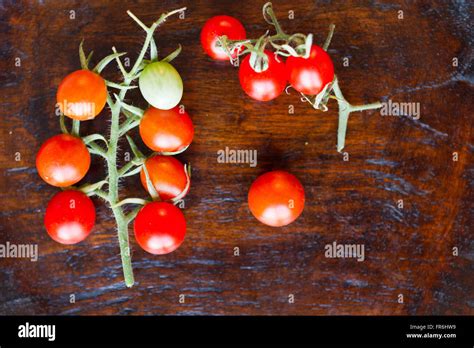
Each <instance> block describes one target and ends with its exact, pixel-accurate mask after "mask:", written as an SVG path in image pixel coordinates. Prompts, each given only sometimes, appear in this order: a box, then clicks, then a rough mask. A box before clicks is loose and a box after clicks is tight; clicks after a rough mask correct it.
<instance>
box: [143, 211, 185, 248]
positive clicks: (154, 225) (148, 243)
mask: <svg viewBox="0 0 474 348" xmlns="http://www.w3.org/2000/svg"><path fill="white" fill-rule="evenodd" d="M134 231H135V239H136V240H137V243H138V244H139V245H140V247H142V249H143V250H145V251H147V252H149V253H151V254H154V255H164V254H168V253H170V252H172V251H174V250H176V249H177V248H178V247H179V246H180V245H181V244H182V243H183V241H184V236H185V235H186V220H185V218H184V215H183V213H182V212H181V210H180V209H179V208H177V207H175V206H174V205H173V204H171V203H167V202H152V203H148V204H146V205H145V206H144V207H143V208H142V209H141V210H140V211H139V212H138V214H137V217H136V218H135V222H134Z"/></svg>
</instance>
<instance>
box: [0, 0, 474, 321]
mask: <svg viewBox="0 0 474 348" xmlns="http://www.w3.org/2000/svg"><path fill="white" fill-rule="evenodd" d="M296 3H297V2H288V1H274V8H275V11H276V14H277V16H278V17H279V18H280V21H281V24H282V26H283V27H284V29H286V30H287V31H288V32H303V33H308V32H313V33H315V42H317V43H320V44H321V43H322V42H323V41H324V39H325V37H326V33H327V28H328V26H329V24H330V23H335V24H336V33H335V35H334V38H333V41H332V44H331V47H330V49H329V53H330V55H331V56H332V58H333V60H334V64H335V69H336V73H337V74H338V77H339V79H340V83H341V86H342V89H343V92H345V96H346V97H347V99H348V100H349V101H351V102H353V103H355V104H359V103H364V102H373V101H377V100H381V101H386V102H388V101H389V100H391V101H392V102H410V103H419V105H420V111H421V117H420V119H418V120H416V119H414V118H412V117H395V116H385V117H384V116H381V114H380V112H379V111H369V112H364V113H355V114H353V115H352V116H351V119H350V121H349V130H348V138H347V142H346V148H345V151H347V153H348V155H349V160H348V161H344V158H343V156H342V155H341V154H339V153H338V152H336V149H335V144H336V130H337V106H336V103H335V102H331V104H330V111H328V112H325V113H323V112H319V111H316V110H313V109H312V108H311V107H310V106H309V105H308V104H307V103H302V102H300V100H299V97H298V96H297V94H296V93H295V92H294V91H290V94H289V95H283V96H281V97H280V98H278V99H277V100H275V101H272V102H268V103H259V102H256V101H253V100H251V99H249V98H248V97H247V96H246V95H244V93H243V92H242V90H241V88H240V86H239V81H238V71H237V69H236V68H233V67H232V66H230V65H229V64H228V63H217V62H215V61H212V60H211V59H210V58H208V57H207V56H206V55H204V54H203V53H202V51H201V46H200V43H199V33H200V29H201V28H202V26H203V24H204V22H205V21H206V19H208V18H210V17H211V16H213V15H218V14H229V15H232V16H235V17H237V18H238V19H240V20H241V21H242V22H243V23H244V25H245V27H246V29H247V31H248V33H249V36H251V37H257V36H259V35H261V34H262V33H263V32H264V31H265V30H266V29H268V26H267V25H266V23H265V22H264V21H263V19H262V16H261V7H262V5H263V4H264V1H151V0H143V1H130V2H118V1H117V2H115V3H113V2H109V1H105V0H103V1H87V2H82V1H77V2H75V1H59V0H56V1H34V2H33V1H31V2H30V1H8V0H7V1H1V2H0V33H1V34H0V35H1V40H0V56H1V61H0V94H1V97H0V125H1V140H0V142H1V153H0V167H1V171H2V172H1V176H0V182H1V196H0V197H1V204H0V218H1V222H0V228H1V230H0V243H2V244H4V243H6V242H7V241H9V242H10V243H17V244H37V245H38V248H39V259H38V261H37V262H31V261H30V260H28V259H14V258H3V259H0V314H80V315H88V314H179V315H183V314H210V315H213V314H229V315H230V314H264V315H268V314H271V315H290V314H296V315H336V314H362V315H366V314H382V315H398V314H401V315H414V314H435V315H437V314H474V272H473V271H474V263H473V260H474V243H473V239H472V232H473V225H474V221H473V218H474V204H473V190H474V175H473V174H474V166H473V161H472V155H473V150H474V145H473V144H474V140H473V135H474V134H473V132H472V116H473V110H474V99H473V92H474V90H473V83H474V80H473V65H472V64H473V57H474V52H473V43H474V33H473V27H472V23H473V13H474V11H473V6H472V4H469V2H468V1H449V2H448V1H441V0H439V1H406V2H403V1H385V0H383V1H375V0H374V1H301V2H299V4H298V5H296ZM181 6H187V7H188V10H187V12H186V17H185V19H178V18H177V17H173V18H171V19H170V20H168V21H167V22H166V23H165V24H164V25H163V26H162V27H160V28H159V30H158V32H157V35H156V39H157V43H158V47H159V50H160V52H163V55H164V54H168V53H169V52H171V51H172V50H173V49H174V48H176V47H177V45H178V43H181V44H182V45H183V52H182V53H181V55H180V56H179V58H177V59H176V60H175V61H174V65H175V66H176V68H177V69H178V70H179V72H180V73H181V75H182V77H183V80H184V85H185V94H184V98H183V101H182V102H183V104H184V105H185V106H186V108H187V111H188V112H189V113H190V115H191V117H192V119H193V122H194V124H195V128H196V134H195V139H194V142H193V144H192V145H191V147H190V148H189V149H188V150H187V151H186V152H185V153H183V154H181V155H179V158H180V159H181V160H183V161H188V162H191V163H192V166H193V182H192V187H191V192H190V194H189V195H188V196H187V197H186V199H185V205H186V206H185V208H184V213H185V216H186V219H187V223H188V231H187V235H186V240H185V242H184V244H183V245H182V246H181V247H180V248H179V249H178V250H177V251H176V252H174V253H172V254H169V255H166V256H153V255H150V254H147V253H146V252H144V251H143V250H141V249H140V248H139V247H138V245H137V243H136V242H135V240H134V237H133V231H132V229H130V234H131V247H132V251H133V255H132V257H133V266H134V271H135V277H136V282H137V283H136V284H135V286H134V287H133V288H131V289H128V288H126V287H125V285H124V282H123V278H122V268H121V262H120V257H119V247H118V241H117V237H116V229H115V226H114V220H113V218H112V216H111V212H110V210H109V208H108V207H107V206H106V205H105V204H104V203H103V202H101V201H99V200H98V199H94V203H95V204H96V206H97V224H96V226H95V227H94V229H93V233H92V234H91V235H90V236H89V237H88V239H87V240H86V241H84V242H82V243H80V244H78V245H76V246H64V245H60V244H58V243H56V242H54V241H52V240H51V239H50V238H49V237H48V235H47V233H46V231H45V229H44V227H43V224H42V221H43V215H44V212H45V207H46V205H47V202H48V201H49V199H50V198H51V197H52V196H53V195H54V194H55V193H56V192H58V190H57V189H56V188H54V187H51V186H48V185H47V184H46V183H44V182H43V181H42V180H41V179H40V178H39V177H38V175H37V172H36V169H35V156H36V152H37V151H38V149H39V147H40V145H41V144H42V142H43V141H45V140H46V139H47V138H49V137H50V136H53V135H55V134H57V133H59V132H60V129H59V124H58V118H57V117H55V116H54V110H55V109H54V105H55V93H56V89H57V86H58V84H59V82H60V81H61V79H62V78H63V77H64V76H65V75H66V74H68V73H69V72H71V71H73V70H76V69H78V68H79V60H78V55H77V48H78V45H79V43H80V41H81V39H82V38H84V40H85V49H86V50H87V51H89V50H94V52H95V53H94V56H95V60H94V62H97V58H98V57H103V56H105V55H108V54H110V52H111V47H112V46H113V45H114V46H116V47H117V49H118V50H119V51H126V52H128V56H129V57H131V58H132V61H133V59H134V58H135V57H136V55H137V54H138V51H139V49H140V47H141V45H142V40H143V39H144V34H143V32H142V31H141V29H140V28H138V27H137V26H136V25H135V24H134V23H133V21H132V20H131V19H130V18H129V17H128V16H127V15H126V13H125V11H126V10H127V9H130V10H132V11H133V12H134V13H135V14H136V15H137V16H138V17H139V18H141V19H142V20H144V21H145V23H148V24H150V23H151V22H152V21H153V20H155V19H157V18H158V17H159V15H160V14H161V13H163V12H166V11H169V10H172V9H176V8H179V7H181ZM70 11H74V13H75V18H74V19H71V18H70V16H71V12H70ZM288 11H294V16H295V18H294V19H293V20H291V19H289V18H288ZM399 11H402V12H399ZM400 14H402V15H403V19H400V18H399V17H400ZM345 57H347V58H348V61H349V66H344V64H343V63H344V58H345ZM17 58H20V63H21V66H16V64H15V63H17V62H18V60H17ZM454 58H457V62H458V64H455V63H456V60H453V59H454ZM453 63H454V64H453ZM17 65H18V64H17ZM456 65H457V66H456ZM105 76H106V77H107V78H110V79H117V78H118V77H119V76H118V74H117V68H116V67H115V66H113V67H109V68H108V69H107V70H106V72H105ZM129 101H130V102H131V103H133V104H135V105H139V106H142V107H144V104H143V101H142V100H141V99H140V98H138V96H137V97H136V98H135V97H134V98H131V99H130V100H129ZM289 105H293V106H294V108H295V113H294V114H289V113H288V110H289ZM109 117H110V114H109V113H108V112H104V113H103V114H102V115H101V116H100V117H99V118H98V119H96V121H94V122H87V124H83V126H82V128H81V131H82V134H90V133H92V132H96V131H107V129H108V126H109ZM133 137H134V138H135V139H137V141H138V142H139V144H140V146H141V148H142V149H143V150H145V147H144V146H143V144H142V143H141V142H140V141H139V136H138V132H137V130H135V131H134V132H133ZM225 147H229V148H230V149H250V150H257V151H258V165H257V166H256V167H255V168H252V167H250V166H249V165H248V164H231V163H227V164H226V163H218V161H217V152H218V151H219V150H220V149H225ZM121 148H122V150H123V151H128V147H127V145H126V143H122V146H121ZM453 153H457V161H456V160H453V158H454V159H456V158H455V157H456V154H454V155H453ZM121 156H123V155H121ZM120 158H122V157H120ZM104 169H105V168H104V165H103V163H102V162H101V160H100V159H99V158H97V157H94V158H93V165H92V167H91V171H90V173H89V174H88V175H87V177H86V179H87V180H89V181H93V180H98V179H99V178H101V177H102V176H103V174H104ZM272 169H284V170H288V171H290V172H291V173H293V174H295V175H296V176H297V177H298V178H299V179H300V180H301V182H302V184H303V185H304V187H305V192H306V206H305V209H304V212H303V214H302V215H301V217H300V218H299V219H298V220H297V221H296V222H295V223H293V224H291V225H289V226H287V227H284V228H271V227H267V226H264V225H262V224H260V223H259V222H258V221H257V220H256V219H255V218H254V217H253V216H252V215H251V214H250V212H249V209H248V206H247V192H248V188H249V186H250V184H251V183H252V181H253V180H254V179H255V178H256V177H257V176H259V175H260V174H262V173H264V172H266V171H269V170H272ZM121 186H122V197H130V196H137V197H146V196H145V193H144V191H143V189H142V187H141V184H140V183H139V180H138V178H137V177H132V178H129V179H127V180H124V181H123V182H122V185H121ZM399 200H403V208H400V207H399V206H398V202H399ZM334 241H336V242H337V243H346V244H347V243H350V244H351V243H357V244H363V245H364V246H365V261H363V262H357V261H356V260H354V259H330V258H326V257H325V255H324V252H325V249H324V248H325V245H326V244H330V243H333V242H334ZM236 247H238V248H239V250H240V256H234V250H235V248H236ZM453 248H457V250H458V255H457V256H456V255H453V250H456V249H453ZM454 254H456V253H454ZM72 294H74V295H75V298H76V301H75V303H70V298H71V297H70V296H71V295H72ZM400 294H401V295H403V303H400V302H399V301H398V300H399V295H400ZM180 295H184V303H182V302H183V301H180ZM290 295H293V296H294V302H293V301H289V299H290V297H291V296H290ZM181 299H182V297H181Z"/></svg>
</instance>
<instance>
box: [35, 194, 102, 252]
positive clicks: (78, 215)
mask: <svg viewBox="0 0 474 348" xmlns="http://www.w3.org/2000/svg"><path fill="white" fill-rule="evenodd" d="M94 223H95V208H94V204H93V203H92V201H91V200H90V198H89V197H87V196H86V195H85V194H84V193H82V192H80V191H73V190H69V191H61V192H59V193H57V194H56V195H55V196H54V197H53V198H52V199H51V200H50V201H49V203H48V206H47V208H46V215H45V216H44V226H45V227H46V231H48V234H49V236H50V237H51V238H53V239H54V240H55V241H56V242H58V243H61V244H76V243H79V242H81V241H83V240H84V239H86V237H87V236H88V235H89V234H90V233H91V230H92V227H94Z"/></svg>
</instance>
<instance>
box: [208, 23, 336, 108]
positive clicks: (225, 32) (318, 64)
mask: <svg viewBox="0 0 474 348" xmlns="http://www.w3.org/2000/svg"><path fill="white" fill-rule="evenodd" d="M223 36H226V37H227V39H229V40H232V41H245V40H246V32H245V28H244V26H243V25H242V23H240V22H239V20H237V19H236V18H234V17H230V16H215V17H212V18H211V19H209V20H208V21H207V22H206V23H205V25H204V27H203V29H202V31H201V44H202V47H203V48H204V51H205V52H206V53H207V54H208V55H209V56H210V57H211V58H213V59H215V60H229V59H230V58H232V59H236V58H237V56H238V55H240V54H241V53H242V49H243V47H241V49H240V50H237V51H234V52H231V57H229V54H228V52H226V51H225V50H224V48H223V47H222V46H221V44H220V42H219V37H223ZM260 54H261V55H264V56H265V57H266V62H267V68H266V69H265V70H262V71H257V70H256V69H255V66H253V65H252V64H251V54H247V55H246V56H245V57H244V58H243V60H242V61H241V62H240V63H239V80H240V85H241V87H242V89H243V90H244V92H245V93H247V95H248V96H250V97H251V98H253V99H255V100H258V101H269V100H272V99H275V98H277V97H278V96H279V95H280V94H282V93H283V91H284V90H285V88H286V87H287V85H288V83H289V84H290V85H291V87H293V88H294V89H295V90H296V91H298V92H301V93H304V94H305V95H308V96H316V95H318V94H319V93H320V92H321V91H322V90H323V89H324V87H325V86H327V85H328V84H329V83H331V82H332V81H333V80H334V65H333V63H332V60H331V57H329V55H328V54H327V53H326V51H325V50H324V49H323V48H321V47H319V46H317V45H314V44H313V45H311V50H310V52H309V55H308V57H306V58H305V57H299V56H289V57H288V58H287V59H286V62H285V61H284V60H283V57H282V56H281V55H277V54H275V52H272V51H270V50H267V49H264V50H263V51H262V52H260Z"/></svg>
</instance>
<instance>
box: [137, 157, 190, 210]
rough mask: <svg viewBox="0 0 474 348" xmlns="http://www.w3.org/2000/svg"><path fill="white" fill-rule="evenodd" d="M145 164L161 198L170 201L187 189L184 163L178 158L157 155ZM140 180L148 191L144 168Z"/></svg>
mask: <svg viewBox="0 0 474 348" xmlns="http://www.w3.org/2000/svg"><path fill="white" fill-rule="evenodd" d="M145 165H146V168H147V171H148V175H149V176H150V180H151V182H152V183H153V187H154V188H155V190H156V192H158V194H159V196H160V198H161V200H163V201H168V200H170V199H173V198H175V197H176V196H178V195H179V194H180V193H181V192H183V191H184V190H185V189H186V184H187V178H186V173H185V172H184V164H182V163H181V162H180V161H178V160H177V159H176V158H174V157H171V156H161V155H155V156H153V157H150V158H148V159H147V160H146V162H145ZM140 180H141V182H142V185H143V187H144V188H145V190H147V192H148V188H147V184H146V176H145V171H144V170H143V169H142V170H141V172H140ZM186 193H187V192H186ZM183 197H184V196H183Z"/></svg>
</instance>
